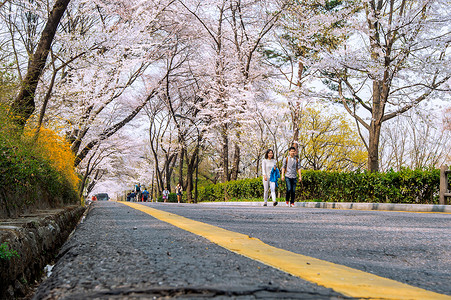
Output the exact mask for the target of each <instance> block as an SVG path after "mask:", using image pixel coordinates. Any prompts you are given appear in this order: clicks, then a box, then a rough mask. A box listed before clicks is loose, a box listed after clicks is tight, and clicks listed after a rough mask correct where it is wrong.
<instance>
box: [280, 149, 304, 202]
mask: <svg viewBox="0 0 451 300" xmlns="http://www.w3.org/2000/svg"><path fill="white" fill-rule="evenodd" d="M288 153H289V155H288V156H287V157H286V158H285V159H284V160H283V166H282V180H285V183H286V185H287V193H286V195H285V200H286V203H287V206H288V205H289V206H290V207H294V197H295V193H296V177H297V176H296V175H297V174H296V173H298V174H299V182H301V181H302V174H301V163H300V162H299V158H298V157H296V148H294V147H290V149H288Z"/></svg>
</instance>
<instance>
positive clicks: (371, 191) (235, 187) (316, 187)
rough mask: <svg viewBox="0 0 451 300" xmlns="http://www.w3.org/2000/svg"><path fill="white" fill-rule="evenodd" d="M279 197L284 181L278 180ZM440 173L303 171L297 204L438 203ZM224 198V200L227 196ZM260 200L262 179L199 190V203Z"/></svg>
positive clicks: (282, 192)
mask: <svg viewBox="0 0 451 300" xmlns="http://www.w3.org/2000/svg"><path fill="white" fill-rule="evenodd" d="M279 189H280V195H281V196H282V197H283V196H284V195H285V182H281V181H279ZM439 189H440V171H439V170H437V169H432V170H419V169H418V170H410V169H403V170H402V171H400V172H393V171H390V172H387V173H370V172H366V171H363V172H362V171H357V172H347V173H343V172H326V171H309V170H307V171H302V184H299V183H298V184H297V185H296V198H297V199H296V200H297V201H324V202H372V203H421V204H438V202H439V200H438V198H439ZM226 196H227V197H226ZM259 197H263V184H262V179H261V177H259V178H252V179H243V180H237V181H230V182H228V183H219V184H211V185H208V186H206V187H203V188H200V189H199V200H200V201H224V200H225V199H227V200H235V199H239V200H242V199H251V198H259Z"/></svg>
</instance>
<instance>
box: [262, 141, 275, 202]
mask: <svg viewBox="0 0 451 300" xmlns="http://www.w3.org/2000/svg"><path fill="white" fill-rule="evenodd" d="M275 165H276V160H275V159H274V152H273V151H272V150H271V149H269V150H267V151H266V153H265V159H263V161H262V174H263V189H264V190H263V199H264V201H265V203H264V204H263V206H267V205H268V192H269V189H270V188H271V196H272V201H273V205H274V206H276V205H277V201H276V184H275V182H270V181H269V176H270V175H271V170H272V169H273V168H274V166H275Z"/></svg>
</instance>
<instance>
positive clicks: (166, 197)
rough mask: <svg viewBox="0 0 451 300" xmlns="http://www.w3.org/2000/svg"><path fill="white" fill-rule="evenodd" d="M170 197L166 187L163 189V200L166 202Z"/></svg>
mask: <svg viewBox="0 0 451 300" xmlns="http://www.w3.org/2000/svg"><path fill="white" fill-rule="evenodd" d="M168 197H169V191H168V188H164V191H163V202H166V200H168Z"/></svg>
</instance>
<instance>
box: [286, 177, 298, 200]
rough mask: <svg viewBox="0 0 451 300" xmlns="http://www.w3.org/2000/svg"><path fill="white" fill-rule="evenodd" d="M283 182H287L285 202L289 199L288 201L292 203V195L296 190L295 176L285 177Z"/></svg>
mask: <svg viewBox="0 0 451 300" xmlns="http://www.w3.org/2000/svg"><path fill="white" fill-rule="evenodd" d="M285 182H286V184H287V194H286V195H285V199H286V201H287V202H288V201H290V203H294V195H295V192H296V178H288V177H285ZM290 198H291V199H290Z"/></svg>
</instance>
